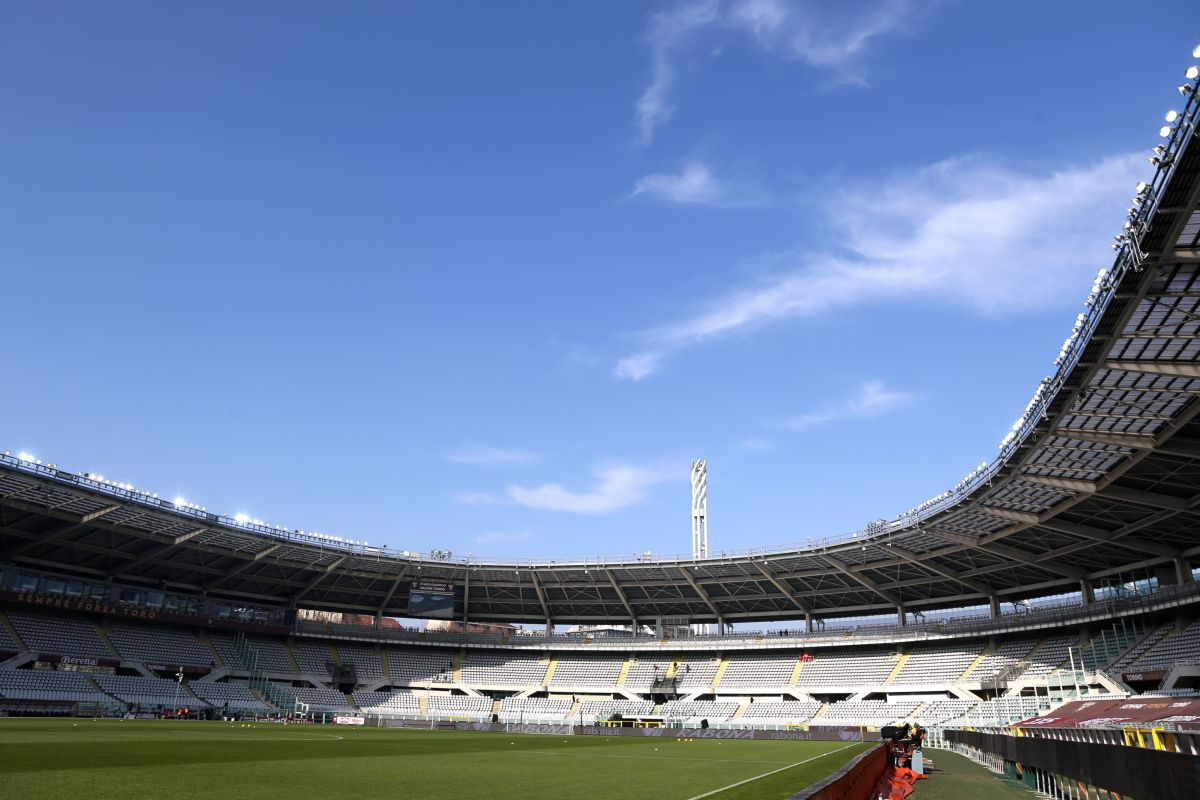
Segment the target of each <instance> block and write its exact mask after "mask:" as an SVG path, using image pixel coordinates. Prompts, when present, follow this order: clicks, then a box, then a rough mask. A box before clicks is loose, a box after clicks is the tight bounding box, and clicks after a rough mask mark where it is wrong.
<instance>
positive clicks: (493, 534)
mask: <svg viewBox="0 0 1200 800" xmlns="http://www.w3.org/2000/svg"><path fill="white" fill-rule="evenodd" d="M531 538H533V534H532V533H530V532H529V531H488V532H487V533H481V534H479V535H478V536H476V537H475V539H474V541H475V544H511V543H513V542H524V541H526V540H527V539H531Z"/></svg>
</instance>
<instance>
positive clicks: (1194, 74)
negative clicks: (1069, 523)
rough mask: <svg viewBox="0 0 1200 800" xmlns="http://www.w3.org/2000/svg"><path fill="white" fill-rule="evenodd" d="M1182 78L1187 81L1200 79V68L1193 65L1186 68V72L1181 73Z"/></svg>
mask: <svg viewBox="0 0 1200 800" xmlns="http://www.w3.org/2000/svg"><path fill="white" fill-rule="evenodd" d="M1183 77H1185V78H1187V79H1188V80H1189V81H1194V80H1196V78H1200V67H1198V66H1196V65H1194V64H1193V65H1192V66H1190V67H1188V68H1187V72H1185V73H1183Z"/></svg>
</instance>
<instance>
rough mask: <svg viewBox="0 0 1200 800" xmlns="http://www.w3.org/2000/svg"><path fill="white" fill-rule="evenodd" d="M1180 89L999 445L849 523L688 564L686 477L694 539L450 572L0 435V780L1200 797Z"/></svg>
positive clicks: (33, 789)
mask: <svg viewBox="0 0 1200 800" xmlns="http://www.w3.org/2000/svg"><path fill="white" fill-rule="evenodd" d="M1192 55H1193V57H1194V58H1195V59H1200V47H1198V48H1197V49H1196V51H1195V52H1193V54H1192ZM1179 91H1180V94H1181V96H1182V98H1183V101H1182V104H1181V108H1182V110H1180V111H1172V112H1170V114H1168V115H1167V118H1166V120H1165V122H1164V123H1163V127H1162V129H1161V130H1160V131H1159V134H1160V137H1161V139H1160V141H1161V143H1160V144H1158V145H1157V146H1155V147H1154V148H1153V150H1152V151H1148V153H1147V155H1148V156H1149V159H1150V167H1149V168H1148V169H1147V172H1146V179H1145V180H1144V181H1143V182H1141V183H1138V184H1137V186H1136V187H1131V188H1132V189H1133V191H1134V197H1133V203H1132V206H1131V208H1130V209H1129V212H1128V216H1127V218H1126V220H1125V222H1124V225H1123V228H1122V229H1120V230H1118V231H1115V234H1116V236H1115V244H1114V246H1113V249H1114V251H1115V257H1114V259H1113V261H1112V263H1111V264H1110V265H1108V266H1106V267H1105V268H1103V269H1101V270H1100V271H1099V272H1098V273H1097V275H1096V277H1095V281H1094V283H1093V285H1092V287H1091V290H1090V292H1089V293H1088V294H1087V295H1086V299H1085V303H1084V308H1085V310H1084V312H1083V313H1081V314H1080V315H1079V316H1078V318H1077V319H1076V320H1075V322H1074V326H1073V329H1072V332H1071V334H1070V336H1069V338H1067V340H1066V342H1065V343H1064V344H1063V346H1062V349H1061V351H1060V353H1059V357H1058V359H1057V361H1056V363H1055V365H1054V371H1053V374H1052V375H1051V376H1050V377H1048V378H1046V379H1045V380H1044V381H1042V382H1041V383H1040V384H1039V385H1038V386H1036V387H1035V388H1034V390H1033V392H1032V395H1031V398H1030V400H1029V402H1028V405H1027V406H1026V407H1025V408H1024V410H1023V411H1021V413H1020V415H1019V418H1018V419H1017V421H1016V423H1015V424H1014V425H1013V427H1012V431H1011V433H1010V434H1008V435H1007V436H1006V437H1005V438H1004V440H1003V441H1002V442H1000V449H999V455H998V456H996V457H995V458H992V459H990V460H985V461H984V462H983V463H981V464H980V466H979V467H978V468H976V469H975V470H973V471H972V472H971V473H970V474H968V475H966V476H964V477H963V478H962V480H961V481H960V482H959V483H958V484H957V485H955V486H954V487H953V488H952V489H950V490H948V491H946V492H943V493H941V494H939V495H937V496H936V497H933V498H932V499H930V500H926V501H924V502H920V503H919V504H917V505H915V506H913V507H912V508H911V509H909V510H907V511H905V512H904V513H902V514H899V515H897V516H895V517H893V518H891V519H881V520H878V521H877V522H873V523H871V524H870V525H869V526H867V527H866V529H864V530H861V531H857V532H854V533H852V534H849V535H845V536H838V537H831V538H823V539H813V540H809V541H806V542H803V543H795V544H792V545H788V546H783V547H751V548H749V549H742V550H723V551H720V552H714V551H710V550H709V549H708V542H707V532H706V525H707V519H706V514H707V506H706V495H705V485H704V484H705V480H706V475H705V467H706V465H705V463H704V462H703V461H696V462H694V463H693V483H692V485H693V552H692V553H690V554H687V555H679V556H661V555H654V554H650V553H647V554H644V555H638V556H628V557H595V558H585V559H574V558H529V559H520V560H496V559H491V558H488V557H476V556H471V557H469V558H461V557H458V556H455V555H453V554H451V553H448V552H444V551H439V550H428V551H425V552H410V551H407V550H398V549H395V548H392V547H386V546H371V545H366V544H362V543H358V542H354V541H349V540H344V539H337V538H335V537H329V536H323V535H320V534H314V533H306V532H304V531H303V530H301V529H287V528H282V527H276V526H271V525H267V524H264V523H260V522H258V521H256V520H252V519H250V518H248V517H247V516H245V515H241V514H239V515H233V516H227V515H225V514H222V513H216V512H210V511H208V510H207V508H204V507H201V506H199V505H197V504H193V503H190V502H187V501H186V500H184V499H183V498H170V499H168V498H166V497H162V498H160V497H159V496H158V494H156V493H155V492H154V491H153V490H145V491H143V490H142V489H140V488H135V487H133V486H131V485H128V484H123V483H118V482H114V481H110V480H107V479H105V478H104V477H103V476H101V475H98V474H95V473H90V472H82V471H78V470H76V469H74V468H72V467H71V466H70V464H69V463H68V462H67V459H68V458H69V454H55V455H54V456H53V457H54V458H62V459H63V460H64V461H63V465H62V466H60V465H59V464H58V463H56V462H51V461H50V460H49V458H50V456H49V455H48V454H36V455H35V454H30V453H25V452H16V453H10V452H8V451H4V453H3V455H0V718H2V719H0V741H2V742H3V747H4V752H5V753H6V754H7V756H6V758H5V759H4V763H0V773H3V775H4V777H3V785H4V786H5V787H6V789H7V791H6V794H8V795H9V796H12V797H18V796H20V797H28V798H39V797H68V796H81V797H153V798H173V797H188V798H203V797H230V796H238V797H244V798H256V797H274V796H281V794H288V793H294V792H300V791H303V792H307V793H310V794H314V795H318V794H319V795H321V796H325V797H375V796H385V795H402V796H407V797H418V798H420V797H429V798H434V797H446V796H449V795H450V794H458V793H464V792H465V793H471V794H474V795H477V796H481V797H489V798H529V797H534V798H538V797H563V798H574V797H585V796H586V797H656V798H674V797H678V798H680V800H699V798H706V797H719V798H751V797H756V798H757V797H780V798H784V797H795V798H859V799H860V800H861V799H865V798H876V797H884V796H887V797H899V798H903V797H906V796H908V795H909V793H910V792H911V793H912V796H913V797H916V798H925V797H928V798H940V797H979V798H992V797H997V798H1000V797H1021V796H1028V795H1029V794H1031V793H1036V794H1038V795H1039V796H1043V797H1056V798H1101V797H1103V798H1109V797H1113V798H1117V797H1125V798H1129V797H1132V798H1135V799H1136V800H1144V799H1145V798H1171V797H1192V796H1198V795H1200V583H1198V582H1197V581H1198V576H1200V533H1198V531H1200V417H1198V415H1200V399H1198V397H1200V141H1198V140H1197V138H1196V137H1195V135H1194V134H1195V128H1196V125H1197V124H1198V123H1200V99H1198V95H1200V67H1197V66H1191V67H1190V68H1188V69H1187V71H1186V83H1184V84H1183V85H1182V86H1181V87H1179ZM1081 288H1086V287H1081ZM904 725H909V726H911V725H917V726H919V727H920V728H921V729H923V730H924V734H923V736H924V738H923V739H915V740H914V739H913V738H910V737H909V734H908V728H905V729H903V731H901V730H900V726H904ZM885 793H886V794H885Z"/></svg>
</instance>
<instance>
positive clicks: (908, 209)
mask: <svg viewBox="0 0 1200 800" xmlns="http://www.w3.org/2000/svg"><path fill="white" fill-rule="evenodd" d="M1142 172H1144V170H1143V168H1142V162H1141V159H1140V158H1139V157H1137V156H1133V155H1123V156H1115V157H1111V158H1107V159H1104V160H1102V161H1099V162H1097V163H1094V164H1091V165H1088V166H1082V167H1068V168H1064V169H1062V170H1059V171H1057V172H1052V173H1049V174H1035V173H1030V172H1027V171H1020V170H1015V169H1012V168H1009V167H1006V166H1004V165H1000V164H995V163H989V162H987V161H984V160H980V159H957V160H951V161H945V162H942V163H939V164H935V165H933V166H932V167H928V168H926V169H922V170H918V171H916V172H914V173H912V174H908V175H902V176H900V177H898V178H895V179H893V180H891V181H889V182H886V183H884V184H882V185H870V186H861V187H858V188H857V189H851V190H846V191H841V192H834V193H832V194H831V196H830V197H829V198H828V199H827V200H826V201H825V211H826V214H827V216H828V217H829V221H828V224H827V226H828V229H829V230H830V232H831V233H832V234H833V235H834V238H835V241H836V242H837V244H838V245H839V250H837V251H836V252H835V251H833V250H832V249H827V250H825V251H821V250H816V249H814V248H812V247H808V248H805V249H802V250H796V251H795V252H788V253H782V254H776V255H775V256H773V257H772V259H771V261H772V264H773V266H774V269H773V276H772V277H771V278H769V279H767V280H763V281H761V282H759V283H758V284H756V285H753V286H748V287H744V288H741V289H737V290H735V291H732V292H730V293H729V294H727V295H725V296H724V297H721V298H718V299H716V300H715V301H713V302H712V303H710V304H709V306H708V308H706V309H704V310H702V311H700V312H698V313H696V314H694V315H692V316H690V317H686V318H684V319H682V320H679V321H676V322H672V323H668V324H665V325H662V326H659V327H656V328H653V329H650V330H648V331H644V332H643V333H642V334H640V337H639V338H640V340H641V342H642V346H641V347H640V348H639V349H638V350H636V351H635V352H633V353H629V354H627V355H625V356H623V357H622V358H620V359H619V360H618V361H617V363H616V365H615V368H614V372H615V374H616V375H617V377H620V378H624V379H627V380H642V379H644V378H646V377H648V376H649V375H651V374H653V373H654V372H656V371H657V370H658V369H659V368H660V367H661V366H662V363H663V361H664V359H665V358H666V357H667V356H669V355H670V354H671V353H673V352H675V351H678V350H681V349H684V348H688V347H693V346H696V345H698V344H702V343H704V342H707V341H711V340H715V339H719V338H722V337H727V336H730V335H733V334H736V333H742V332H746V331H750V330H754V329H757V328H758V327H761V326H763V325H766V324H768V323H771V322H776V321H779V320H786V319H795V318H807V317H813V316H817V315H819V314H822V313H824V312H827V311H829V310H831V309H837V308H845V307H850V306H856V305H866V304H871V303H880V302H885V301H889V302H894V301H897V300H913V299H916V300H921V301H924V302H927V303H930V304H940V305H943V306H957V307H965V308H967V309H970V310H973V311H976V312H979V313H984V314H989V315H999V314H1004V313H1011V312H1021V311H1029V310H1037V309H1045V308H1050V307H1054V306H1057V305H1061V304H1062V303H1064V302H1065V301H1067V300H1069V299H1071V298H1073V297H1078V298H1080V299H1082V298H1083V297H1084V296H1085V295H1086V290H1087V284H1088V281H1089V279H1090V278H1091V276H1092V275H1093V274H1094V273H1095V271H1096V269H1097V268H1098V267H1100V266H1105V265H1107V264H1108V263H1110V262H1111V260H1112V254H1111V252H1110V251H1109V250H1108V247H1107V245H1108V242H1109V234H1110V233H1111V232H1112V231H1113V230H1115V226H1116V225H1117V224H1118V222H1119V220H1120V216H1121V211H1122V209H1123V204H1122V200H1123V199H1124V198H1125V197H1127V196H1128V194H1127V193H1128V192H1130V191H1132V189H1133V184H1134V183H1136V181H1137V179H1138V177H1139V176H1140V175H1141V174H1142Z"/></svg>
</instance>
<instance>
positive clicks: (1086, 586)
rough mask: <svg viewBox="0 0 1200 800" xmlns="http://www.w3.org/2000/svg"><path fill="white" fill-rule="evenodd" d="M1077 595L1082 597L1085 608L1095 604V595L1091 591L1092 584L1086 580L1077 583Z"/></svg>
mask: <svg viewBox="0 0 1200 800" xmlns="http://www.w3.org/2000/svg"><path fill="white" fill-rule="evenodd" d="M1079 594H1080V595H1081V596H1082V598H1083V604H1084V605H1085V606H1090V605H1091V604H1092V603H1094V602H1096V593H1095V592H1094V591H1092V582H1091V581H1089V580H1087V579H1086V578H1085V579H1083V580H1081V581H1080V582H1079Z"/></svg>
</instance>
